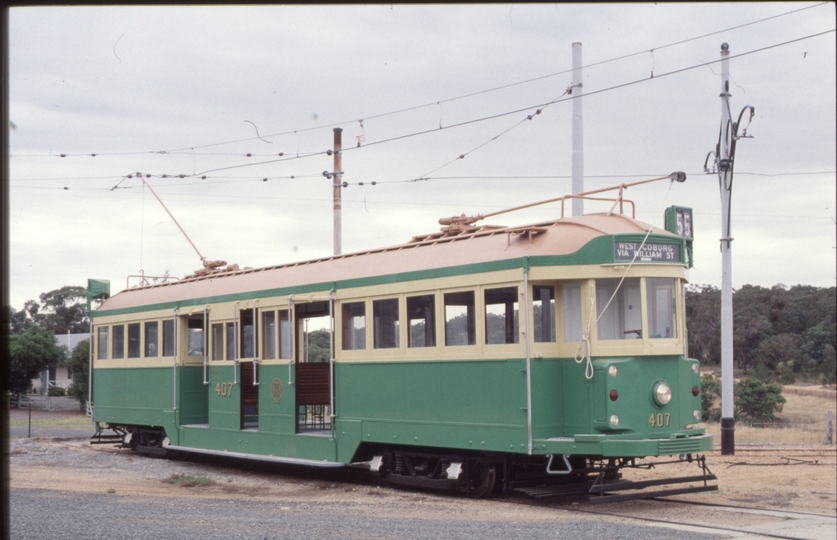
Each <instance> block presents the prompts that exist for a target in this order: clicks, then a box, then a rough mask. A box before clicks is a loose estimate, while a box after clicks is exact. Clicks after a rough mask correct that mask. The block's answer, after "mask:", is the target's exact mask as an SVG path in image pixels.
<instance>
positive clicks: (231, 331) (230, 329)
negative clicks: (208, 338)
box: [226, 322, 237, 360]
mask: <svg viewBox="0 0 837 540" xmlns="http://www.w3.org/2000/svg"><path fill="white" fill-rule="evenodd" d="M236 341H237V340H236V339H235V323H231V322H228V323H227V356H226V359H227V360H235V359H236V356H235V342H236Z"/></svg>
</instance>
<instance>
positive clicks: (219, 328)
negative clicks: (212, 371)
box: [212, 323, 224, 360]
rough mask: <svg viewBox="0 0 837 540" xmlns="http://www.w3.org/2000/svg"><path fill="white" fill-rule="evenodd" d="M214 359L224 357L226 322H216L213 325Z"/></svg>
mask: <svg viewBox="0 0 837 540" xmlns="http://www.w3.org/2000/svg"><path fill="white" fill-rule="evenodd" d="M212 359H213V360H223V359H224V324H223V323H216V324H213V325H212Z"/></svg>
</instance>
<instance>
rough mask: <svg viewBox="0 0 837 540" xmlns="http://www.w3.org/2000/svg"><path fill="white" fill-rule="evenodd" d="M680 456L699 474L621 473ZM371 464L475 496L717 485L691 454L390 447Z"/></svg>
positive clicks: (402, 478)
mask: <svg viewBox="0 0 837 540" xmlns="http://www.w3.org/2000/svg"><path fill="white" fill-rule="evenodd" d="M684 461H685V462H688V463H695V464H696V465H697V467H698V468H699V469H700V471H699V474H695V475H690V476H682V477H674V478H659V479H653V480H643V481H631V480H625V479H623V475H622V471H623V470H625V469H654V468H656V467H657V466H660V465H667V464H674V463H682V462H684ZM369 468H370V470H372V471H373V473H374V474H375V475H376V476H377V477H378V478H379V479H380V480H381V481H382V482H385V483H389V484H391V485H401V486H407V487H417V488H428V489H441V490H451V491H455V492H459V493H464V494H466V495H468V496H470V497H474V498H483V497H488V496H490V495H492V494H494V493H500V492H502V493H506V494H509V493H512V492H516V493H522V494H525V495H528V496H531V497H535V498H538V499H542V498H551V497H571V496H572V497H585V496H586V497H588V499H589V501H590V502H591V503H594V504H597V503H605V502H617V501H624V500H631V499H647V498H653V497H663V496H669V495H680V494H684V493H698V492H704V491H715V490H717V489H718V486H717V485H716V484H711V483H710V482H712V481H715V480H717V477H716V476H715V475H714V474H712V472H711V471H710V470H709V468H708V467H707V465H706V460H705V457H704V456H702V455H701V456H693V455H692V454H685V455H682V456H680V458H679V459H677V460H672V461H666V462H656V463H653V464H650V463H645V464H643V463H639V464H638V463H637V462H636V459H635V458H621V459H617V458H611V459H608V460H606V461H605V460H599V459H591V458H585V457H579V456H569V455H563V456H551V455H550V456H542V457H528V456H523V457H520V456H491V455H486V456H470V457H469V456H458V455H442V454H436V453H421V452H416V451H413V450H394V449H388V450H386V451H384V452H382V453H381V454H380V455H376V456H375V457H374V458H373V459H372V461H370V462H369ZM678 485H679V487H674V486H678ZM663 486H665V488H663ZM658 488H661V489H658Z"/></svg>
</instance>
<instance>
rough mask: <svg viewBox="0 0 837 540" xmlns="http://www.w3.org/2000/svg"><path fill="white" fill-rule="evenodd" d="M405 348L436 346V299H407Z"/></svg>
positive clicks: (430, 297)
mask: <svg viewBox="0 0 837 540" xmlns="http://www.w3.org/2000/svg"><path fill="white" fill-rule="evenodd" d="M407 329H408V334H407V347H435V346H436V297H435V296H434V295H432V294H428V295H424V296H412V297H410V298H407Z"/></svg>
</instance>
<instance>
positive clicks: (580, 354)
mask: <svg viewBox="0 0 837 540" xmlns="http://www.w3.org/2000/svg"><path fill="white" fill-rule="evenodd" d="M673 185H674V180H672V181H671V182H669V185H668V190H667V191H666V194H665V196H664V197H663V204H665V201H666V199H668V194H669V193H671V186H673ZM652 228H653V227H652ZM652 228H649V229H648V232H646V233H645V238H643V239H642V243H641V244H640V245H639V249H637V250H636V251H634V257H633V259H631V262H630V263H628V267H627V268H625V271H624V272H623V273H622V278H621V279H620V280H619V283H618V284H617V285H616V289H614V290H613V294H611V295H610V298H609V299H608V301H607V303H606V304H605V307H604V308H602V312H601V313H599V316H598V317H596V320H595V322H594V323H593V321H592V319H593V312H594V310H595V293H594V296H593V297H591V298H590V316H589V317H588V318H587V326H586V327H585V328H584V333H583V334H582V336H581V340H580V341H579V342H578V346H577V347H576V349H575V363H576V364H580V363H582V362H584V361H585V360H586V362H587V364H586V366H585V367H584V377H585V378H586V379H587V380H588V381H589V380H590V379H592V378H593V374H594V371H593V359H592V358H591V355H590V331H591V328H592V327H593V324H597V325H598V324H599V320H600V319H601V318H602V316H603V315H604V314H605V312H606V311H607V308H608V307H610V304H611V302H613V299H614V298H616V293H618V292H619V288H620V287H621V286H622V283H623V282H624V281H625V278H626V277H627V276H628V272H629V271H630V270H631V267H632V266H633V265H634V261H636V258H637V257H638V256H639V254H640V252H641V251H642V248H643V247H644V246H645V242H647V241H648V237H649V236H650V235H651V231H652ZM591 323H593V324H591Z"/></svg>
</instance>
